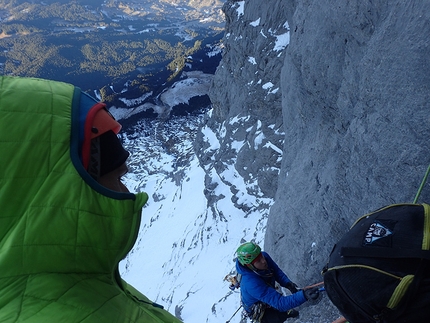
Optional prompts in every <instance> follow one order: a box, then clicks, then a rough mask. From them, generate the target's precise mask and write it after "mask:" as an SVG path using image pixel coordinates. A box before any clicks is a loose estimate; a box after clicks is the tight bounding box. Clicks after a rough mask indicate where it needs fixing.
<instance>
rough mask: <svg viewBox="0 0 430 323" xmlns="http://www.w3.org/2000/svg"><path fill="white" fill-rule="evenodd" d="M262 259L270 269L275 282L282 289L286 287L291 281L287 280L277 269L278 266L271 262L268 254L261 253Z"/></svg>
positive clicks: (279, 269)
mask: <svg viewBox="0 0 430 323" xmlns="http://www.w3.org/2000/svg"><path fill="white" fill-rule="evenodd" d="M263 255H264V258H266V261H267V264H268V265H269V268H272V270H273V274H274V276H275V280H276V281H277V282H278V283H279V285H281V286H282V287H286V285H287V284H288V283H289V282H291V280H290V279H289V278H288V276H287V275H286V274H285V273H284V272H283V271H282V270H281V268H279V266H278V265H277V264H276V262H274V261H273V259H272V258H271V257H270V256H269V254H268V253H266V252H264V251H263Z"/></svg>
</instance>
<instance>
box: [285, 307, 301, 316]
mask: <svg viewBox="0 0 430 323" xmlns="http://www.w3.org/2000/svg"><path fill="white" fill-rule="evenodd" d="M297 316H299V311H297V310H295V309H294V308H293V309H291V310H289V311H287V317H297Z"/></svg>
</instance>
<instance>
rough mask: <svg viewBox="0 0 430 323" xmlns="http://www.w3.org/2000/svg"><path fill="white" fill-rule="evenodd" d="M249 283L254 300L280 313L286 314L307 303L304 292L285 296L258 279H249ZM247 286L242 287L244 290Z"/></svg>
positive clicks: (248, 289)
mask: <svg viewBox="0 0 430 323" xmlns="http://www.w3.org/2000/svg"><path fill="white" fill-rule="evenodd" d="M248 279H251V280H252V281H249V284H246V285H247V286H250V287H251V288H247V291H246V292H248V293H249V294H250V295H251V296H252V297H253V298H254V299H257V300H260V301H261V302H263V303H266V304H269V305H270V306H272V307H274V308H275V309H277V310H278V311H280V312H286V311H288V310H290V309H293V308H295V307H297V306H299V305H301V304H303V303H304V302H306V298H305V295H304V293H303V291H299V292H297V293H295V294H293V295H288V296H283V295H282V294H280V293H278V292H277V291H276V290H275V289H274V288H272V287H270V286H268V285H267V284H266V283H265V282H264V281H262V280H261V279H259V278H258V277H256V276H254V277H248ZM243 287H245V286H243V285H242V286H241V288H243Z"/></svg>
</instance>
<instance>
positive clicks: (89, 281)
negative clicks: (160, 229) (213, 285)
mask: <svg viewBox="0 0 430 323" xmlns="http://www.w3.org/2000/svg"><path fill="white" fill-rule="evenodd" d="M80 96H81V93H80V90H79V89H78V88H75V87H74V86H73V85H70V84H66V83H61V82H54V81H48V80H41V79H30V78H16V77H0V207H1V212H0V322H43V323H46V322H85V323H90V322H94V323H96V322H97V323H100V322H145V323H161V322H169V323H178V322H180V321H179V320H178V319H176V318H175V317H174V316H172V315H171V314H169V313H168V312H167V311H165V310H163V309H161V308H159V307H157V306H154V305H153V304H152V302H151V301H149V300H148V299H147V298H146V297H145V296H143V295H142V294H140V293H139V292H137V291H136V290H135V289H133V288H132V287H131V286H129V285H127V284H126V283H125V282H124V281H122V280H121V278H120V277H119V274H118V263H119V261H120V260H121V259H122V258H124V257H125V255H126V254H127V252H128V251H129V250H130V249H131V247H132V246H133V244H134V242H135V240H136V237H137V233H138V229H139V224H140V216H141V209H142V207H143V205H144V204H145V203H146V201H147V199H148V196H147V194H146V193H138V194H131V193H119V192H113V191H110V190H108V189H106V188H104V187H102V186H100V185H99V184H98V183H97V182H96V181H95V180H93V179H92V178H91V177H90V176H89V175H88V174H87V172H86V171H85V169H84V168H83V166H82V163H81V162H80V159H79V145H80V143H79V140H80V138H79V132H80V131H81V129H82V125H81V123H82V120H84V119H85V115H83V113H85V111H83V110H82V109H81V107H80ZM72 120H73V122H72ZM142 270H143V269H142Z"/></svg>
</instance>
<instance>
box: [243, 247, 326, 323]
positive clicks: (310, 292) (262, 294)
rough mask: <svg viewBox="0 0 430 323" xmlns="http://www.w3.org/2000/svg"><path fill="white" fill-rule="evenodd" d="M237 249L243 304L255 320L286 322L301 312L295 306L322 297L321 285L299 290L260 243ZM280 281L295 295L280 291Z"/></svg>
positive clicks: (262, 322) (281, 284) (264, 322)
mask: <svg viewBox="0 0 430 323" xmlns="http://www.w3.org/2000/svg"><path fill="white" fill-rule="evenodd" d="M236 253H237V260H236V270H237V272H238V274H239V275H241V278H240V293H241V300H242V305H243V308H244V310H245V311H246V313H247V315H248V317H250V318H251V320H252V321H253V322H260V323H282V322H284V321H285V320H286V319H287V318H289V317H297V316H298V315H299V312H298V311H297V310H295V309H294V308H295V307H297V306H299V305H301V304H303V303H305V302H306V301H308V300H314V301H315V300H317V299H318V296H319V290H318V288H310V289H307V290H298V289H297V285H296V284H294V283H293V282H292V281H291V280H290V279H289V278H288V277H287V275H286V274H285V273H284V272H283V271H282V270H281V269H280V268H279V266H278V265H277V264H276V263H275V262H274V261H273V260H272V258H271V257H270V256H269V255H268V254H267V253H266V252H264V251H261V248H260V246H258V245H257V244H255V243H253V242H246V243H244V244H242V245H240V246H239V248H238V249H237V251H236ZM276 282H277V283H278V284H279V285H280V286H282V287H285V288H287V289H289V290H290V292H291V293H292V295H288V296H284V295H282V294H281V293H280V292H278V291H277V290H276V285H275V283H276Z"/></svg>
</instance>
